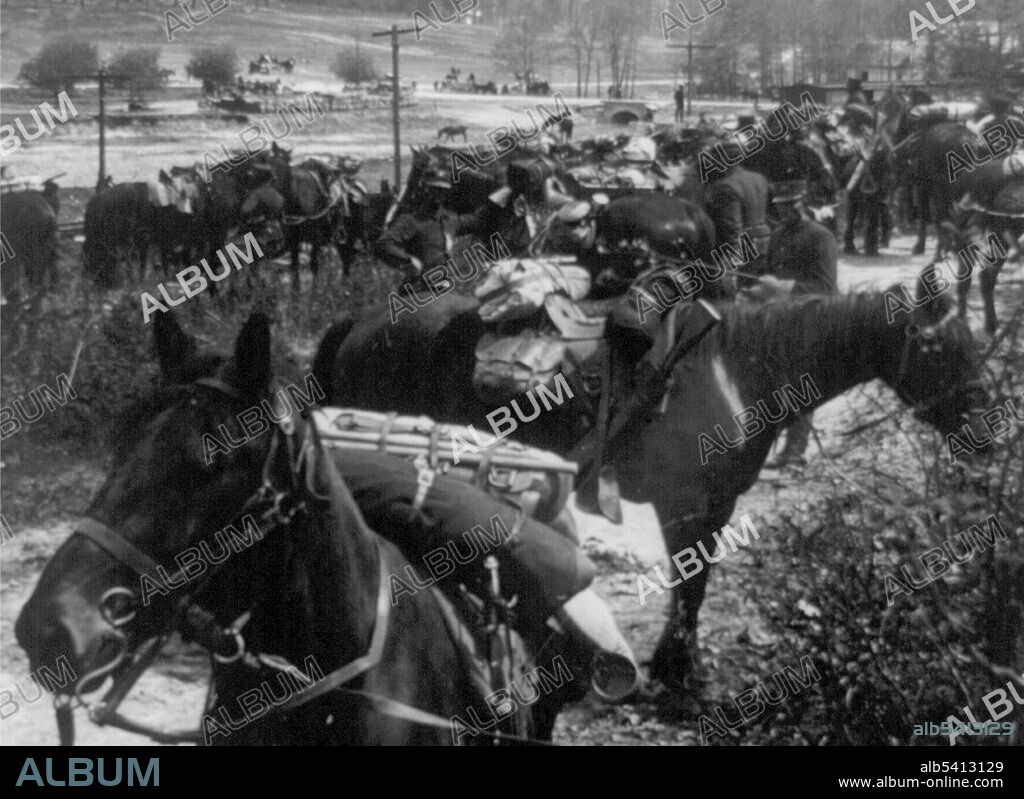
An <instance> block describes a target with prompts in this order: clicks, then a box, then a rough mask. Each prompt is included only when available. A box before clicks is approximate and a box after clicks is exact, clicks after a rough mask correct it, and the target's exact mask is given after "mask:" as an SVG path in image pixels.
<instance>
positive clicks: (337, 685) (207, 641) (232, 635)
mask: <svg viewBox="0 0 1024 799" xmlns="http://www.w3.org/2000/svg"><path fill="white" fill-rule="evenodd" d="M195 384H196V385H200V386H205V387H207V388H212V389H214V390H215V391H218V392H220V393H222V394H225V395H227V396H230V397H232V398H237V397H239V395H238V392H237V391H235V390H234V389H233V388H231V387H230V386H228V385H227V384H226V383H223V382H222V381H220V380H217V379H210V378H204V379H201V380H197V381H196V383H195ZM295 428H296V425H295V421H294V419H293V418H292V417H290V416H289V417H286V418H284V419H282V420H281V421H280V422H279V423H278V426H277V428H276V429H275V431H274V435H273V438H272V440H271V445H270V450H269V452H268V454H267V458H266V460H265V461H264V464H263V473H262V483H261V485H260V486H259V488H257V489H256V491H255V492H253V494H252V495H251V496H250V497H249V499H248V500H247V501H246V503H245V506H244V508H243V511H242V514H241V515H243V516H244V515H245V514H247V513H253V514H258V515H259V518H260V519H261V521H263V522H264V523H266V522H269V523H270V529H269V530H268V533H272V532H274V531H276V530H279V529H282V528H285V527H288V526H289V525H291V524H292V523H293V522H294V520H295V518H296V517H297V516H300V515H307V514H309V512H310V511H309V504H310V503H322V502H324V501H325V500H326V497H323V496H320V495H319V494H317V492H316V488H315V468H316V459H315V458H314V457H313V455H314V453H320V452H321V451H322V450H321V447H320V442H319V438H318V437H317V434H316V429H315V424H314V423H312V422H310V423H308V424H307V425H306V426H305V434H306V437H305V438H304V439H303V441H302V443H301V445H297V444H296V441H295ZM282 439H283V441H284V442H285V446H286V447H287V449H288V464H289V473H290V477H291V485H290V486H289V487H288V488H287V489H285V490H280V489H278V488H277V486H275V485H274V481H273V478H272V476H271V472H272V470H273V467H274V465H275V462H276V460H277V456H278V450H279V447H280V446H281V441H282ZM296 495H299V496H300V498H298V499H296ZM72 535H81V536H83V537H85V538H88V539H89V540H90V541H92V542H93V543H95V544H96V545H97V546H99V547H100V548H101V549H102V550H103V551H105V552H106V553H107V554H108V555H110V556H111V557H112V558H113V559H114V560H115V561H117V562H118V563H120V564H122V565H124V566H127V567H128V568H129V569H131V571H132V572H134V573H135V575H136V576H138V577H140V578H141V577H142V576H146V575H148V576H150V577H152V576H153V575H154V574H156V573H157V569H158V568H159V567H160V564H158V563H157V562H156V561H155V560H154V559H153V558H152V557H151V556H150V555H148V554H146V553H145V552H143V551H142V550H140V549H139V548H138V547H136V546H135V545H134V544H132V543H131V542H130V541H129V540H128V539H127V538H125V537H124V536H123V535H121V534H119V533H118V532H117V531H115V530H114V529H113V528H111V527H110V526H108V525H106V524H104V523H103V522H100V521H99V520H97V519H92V518H84V519H83V520H82V521H81V523H80V524H78V525H77V526H76V529H75V531H74V533H72ZM377 560H378V563H379V564H380V575H379V587H378V593H377V606H376V618H375V623H374V629H373V634H372V637H371V640H370V644H369V649H368V651H367V653H366V654H365V655H362V656H361V657H359V658H356V659H355V660H353V661H351V662H350V663H347V664H345V665H344V666H341V667H340V668H338V669H336V670H335V671H333V672H331V673H330V674H329V675H328V676H327V677H326V678H324V679H323V680H321V681H319V682H318V683H316V684H314V685H313V686H311V687H310V688H306V689H303V690H302V691H301V692H300V693H298V694H294V695H293V696H292V697H291V698H290V699H289V700H288V701H287V702H285V703H284V704H282V705H278V706H276V707H273V708H271V710H270V713H268V715H270V714H272V713H275V712H276V713H281V712H283V711H286V710H291V709H294V708H296V707H299V706H301V705H304V704H306V703H307V702H309V701H312V700H313V699H316V698H318V697H320V696H323V695H325V694H327V693H329V692H331V691H335V690H340V689H341V686H342V685H344V684H345V683H347V682H350V681H351V680H353V679H355V678H356V677H358V676H360V675H361V674H364V673H365V672H367V671H369V670H370V669H372V668H374V667H375V666H377V665H378V664H379V663H380V661H381V658H382V656H383V652H384V644H385V642H386V640H387V634H388V621H389V619H390V610H391V603H390V598H389V595H388V588H387V585H388V581H387V576H388V575H387V571H386V569H387V566H386V564H385V561H384V559H383V558H382V557H380V552H379V550H378V553H377ZM221 565H222V564H214V565H212V566H211V568H209V569H208V570H207V572H206V575H205V577H204V579H203V580H202V581H200V582H199V583H197V588H196V589H193V590H192V591H190V592H189V593H188V594H185V595H183V596H182V597H181V598H180V599H178V600H177V602H176V603H175V607H174V610H173V612H172V613H171V615H170V619H169V621H168V623H167V624H166V625H165V627H164V629H163V630H161V632H160V633H159V634H157V635H155V636H153V637H151V638H149V639H147V640H146V641H144V642H143V643H142V645H141V646H140V647H139V648H138V650H136V651H135V652H134V653H133V654H132V663H131V664H130V666H129V667H128V668H127V669H126V671H125V673H124V674H123V675H120V676H119V677H115V678H114V683H113V685H112V686H111V688H110V690H109V691H108V692H107V693H106V695H105V696H104V697H103V699H101V700H99V701H98V702H96V703H94V704H92V705H90V704H88V703H87V702H86V701H85V700H84V699H83V698H82V696H81V687H82V686H84V685H86V684H88V683H89V682H91V681H92V680H95V679H97V678H99V677H101V676H104V675H105V674H107V673H108V672H110V671H113V670H114V669H115V668H116V667H117V666H118V665H120V663H121V662H122V660H123V658H124V655H125V653H124V652H121V653H120V654H119V655H118V657H116V658H115V659H114V660H113V661H111V662H110V663H108V664H106V665H104V666H102V667H100V668H99V669H97V670H95V671H93V672H92V673H90V674H88V675H86V677H85V678H83V679H82V680H81V681H79V689H78V690H76V692H75V694H74V697H70V696H66V695H64V696H58V697H56V698H55V701H54V705H55V709H56V714H57V727H58V732H59V735H60V740H61V744H62V745H64V746H70V745H73V744H74V719H73V716H72V710H73V707H72V702H73V701H75V700H77V701H78V702H79V703H80V704H81V705H82V706H84V707H86V708H88V711H89V719H90V720H91V721H92V722H94V723H95V724H97V725H99V726H106V725H109V726H113V727H117V728H120V729H123V730H127V731H128V732H134V733H138V734H141V735H147V736H149V737H150V738H152V739H153V740H155V741H158V742H161V743H185V742H201V741H202V740H203V735H202V730H201V729H196V730H191V731H180V732H169V731H166V730H160V729H156V728H154V727H152V726H150V725H148V724H144V723H140V722H135V721H132V720H131V719H128V718H126V717H124V716H122V715H120V714H119V713H118V712H117V708H118V706H119V705H120V703H121V702H122V701H123V700H124V698H125V697H126V696H127V695H128V693H129V692H130V691H131V689H132V687H133V686H134V685H135V683H136V682H137V681H138V679H139V678H140V677H141V676H142V674H143V673H144V672H145V671H146V669H148V668H149V666H150V665H152V663H153V661H154V660H155V659H156V657H157V655H158V654H159V653H160V650H161V649H162V647H163V645H164V643H165V642H166V641H167V639H168V638H169V637H170V635H171V633H172V632H173V631H174V630H176V629H178V628H179V627H184V628H186V629H187V630H189V632H190V633H192V634H193V637H194V638H195V639H196V640H197V641H198V642H199V643H200V644H202V645H203V646H204V647H206V648H207V649H208V650H209V651H210V652H211V656H212V658H213V659H214V660H215V661H217V662H219V663H223V664H228V663H233V662H236V661H242V662H244V663H245V664H246V665H247V666H250V667H251V668H261V667H263V666H269V667H273V668H278V669H280V670H286V671H288V672H289V673H291V674H295V673H299V674H301V671H298V670H297V669H295V668H294V667H293V666H291V664H289V663H288V662H287V661H285V660H284V659H283V658H280V657H277V656H273V655H266V654H262V653H259V654H253V653H250V652H248V651H247V649H246V645H245V640H244V638H243V637H242V632H241V631H242V628H243V627H244V626H245V624H246V623H247V622H248V620H249V616H250V613H246V614H244V615H243V616H242V617H241V618H240V619H238V620H237V621H236V622H235V623H234V624H233V625H231V626H230V627H228V628H226V629H225V628H223V627H221V626H220V625H219V624H218V623H217V622H216V620H215V618H214V617H213V615H212V614H210V613H209V612H207V611H205V610H204V609H203V608H201V607H200V606H199V605H198V604H196V603H194V602H192V600H191V595H192V594H195V593H199V592H200V591H201V590H202V588H203V587H205V586H206V585H207V584H208V582H209V580H210V579H211V578H212V577H213V576H214V575H215V574H216V573H217V572H218V571H219V570H220V569H219V567H220V566H221ZM178 577H183V578H186V579H187V577H188V575H187V573H185V572H184V571H183V570H182V569H178V570H177V571H176V572H174V574H173V575H171V577H170V578H169V579H168V582H169V583H173V582H174V580H175V578H178ZM122 592H127V593H128V594H129V595H130V596H132V597H134V593H132V592H130V591H128V589H126V588H114V589H111V591H109V592H107V594H105V595H104V598H106V597H107V596H110V595H111V594H113V593H122ZM134 615H135V614H134V613H132V614H131V615H130V616H129V617H127V618H125V619H123V620H121V621H120V624H125V623H127V622H128V621H130V620H131V619H132V618H134ZM115 626H117V625H116V624H115ZM225 643H227V644H228V645H230V646H233V647H234V650H235V651H234V653H233V654H230V655H222V654H220V653H219V649H220V648H221V647H222V646H223V645H224V644H225ZM446 725H447V726H448V727H450V724H448V723H447V722H446Z"/></svg>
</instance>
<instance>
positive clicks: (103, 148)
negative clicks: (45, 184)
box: [65, 65, 131, 194]
mask: <svg viewBox="0 0 1024 799" xmlns="http://www.w3.org/2000/svg"><path fill="white" fill-rule="evenodd" d="M65 77H67V78H68V79H73V80H95V81H97V83H98V85H99V95H100V98H99V99H100V113H99V125H100V174H99V177H98V178H97V180H96V193H97V194H99V193H100V192H101V191H103V189H105V188H106V178H107V106H106V91H107V89H106V87H107V83H106V79H107V78H113V79H116V80H127V79H128V78H129V77H131V76H129V75H111V74H109V73H108V72H107V69H106V67H105V66H103V65H100V68H99V71H98V72H90V73H87V74H76V75H66V76H65Z"/></svg>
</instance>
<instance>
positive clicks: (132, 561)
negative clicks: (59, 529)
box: [72, 516, 160, 577]
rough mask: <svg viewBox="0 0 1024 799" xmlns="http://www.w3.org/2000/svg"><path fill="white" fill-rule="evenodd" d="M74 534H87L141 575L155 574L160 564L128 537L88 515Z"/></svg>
mask: <svg viewBox="0 0 1024 799" xmlns="http://www.w3.org/2000/svg"><path fill="white" fill-rule="evenodd" d="M74 534H78V535H81V536H85V537H86V538H88V539H89V540H90V541H92V542H93V543H94V544H96V545H97V546H98V547H99V548H100V549H102V550H103V551H104V552H106V553H107V554H108V555H110V556H111V557H112V558H114V560H116V561H117V562H118V563H122V564H124V565H125V566H128V567H129V568H130V569H131V570H132V571H134V572H135V574H136V575H137V576H139V577H141V576H142V575H144V574H149V575H153V574H154V573H155V572H156V570H157V568H158V566H159V565H160V564H158V563H157V562H156V561H155V560H153V558H151V557H150V556H149V555H147V554H146V553H145V552H143V551H142V550H141V549H139V548H138V547H136V546H135V545H134V544H132V543H131V542H130V541H129V540H128V539H127V538H125V537H124V536H122V535H118V534H117V533H116V532H115V531H114V530H113V529H112V528H111V527H108V526H107V525H105V524H103V522H100V521H97V520H96V519H93V518H90V517H88V516H86V517H84V518H83V519H82V520H81V521H80V522H79V523H78V524H76V525H75V529H74V533H72V535H74Z"/></svg>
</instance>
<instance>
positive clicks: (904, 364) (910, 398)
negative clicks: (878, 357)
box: [892, 320, 983, 414]
mask: <svg viewBox="0 0 1024 799" xmlns="http://www.w3.org/2000/svg"><path fill="white" fill-rule="evenodd" d="M952 321H954V320H945V321H942V322H939V323H937V324H934V325H923V326H922V325H916V324H909V325H907V327H906V335H905V338H904V341H903V345H902V347H901V348H900V360H899V367H898V370H897V373H896V380H895V381H894V382H893V384H892V386H893V389H894V390H895V391H896V393H897V394H898V395H899V396H900V398H901V399H902V400H903V401H904V402H905V403H906V404H907V405H909V406H910V408H911V409H912V410H913V411H915V412H916V413H919V414H920V413H927V412H930V411H932V410H934V408H935V406H936V405H939V404H940V403H942V402H945V401H946V400H948V399H949V398H950V397H954V396H956V395H957V394H959V393H961V392H962V391H965V390H966V391H970V390H971V389H973V388H979V387H982V386H983V383H982V381H981V380H980V379H978V380H971V381H967V382H965V383H957V382H956V381H951V382H952V385H951V386H950V387H949V388H947V389H946V390H945V391H944V392H942V393H941V394H937V395H935V396H932V397H928V398H923V399H921V398H918V397H917V396H915V394H916V393H917V392H916V391H912V390H911V389H910V388H909V387H908V382H909V380H910V377H911V361H912V355H913V353H914V347H915V346H917V347H919V348H920V352H921V355H923V356H924V357H926V358H927V357H930V356H932V355H936V354H941V353H942V352H943V351H944V350H945V349H946V346H947V345H946V343H945V341H944V339H943V336H942V335H941V331H942V329H943V327H945V326H946V325H947V324H950V323H951V322H952Z"/></svg>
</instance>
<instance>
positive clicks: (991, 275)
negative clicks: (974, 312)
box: [978, 257, 1006, 336]
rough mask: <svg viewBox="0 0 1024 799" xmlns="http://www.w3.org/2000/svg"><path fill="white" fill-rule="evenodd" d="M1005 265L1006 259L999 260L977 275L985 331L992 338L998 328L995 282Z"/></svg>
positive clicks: (983, 268)
mask: <svg viewBox="0 0 1024 799" xmlns="http://www.w3.org/2000/svg"><path fill="white" fill-rule="evenodd" d="M1005 263H1006V258H1005V257H1003V258H1000V259H999V260H997V261H996V262H995V263H991V264H986V265H985V266H983V267H982V268H981V274H980V275H978V282H979V283H980V284H981V299H982V302H983V303H984V305H985V330H986V331H988V334H989V335H990V336H994V335H995V333H996V328H998V327H999V320H998V318H997V317H996V281H997V280H998V279H999V270H1000V269H1002V268H1003V264H1005Z"/></svg>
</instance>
